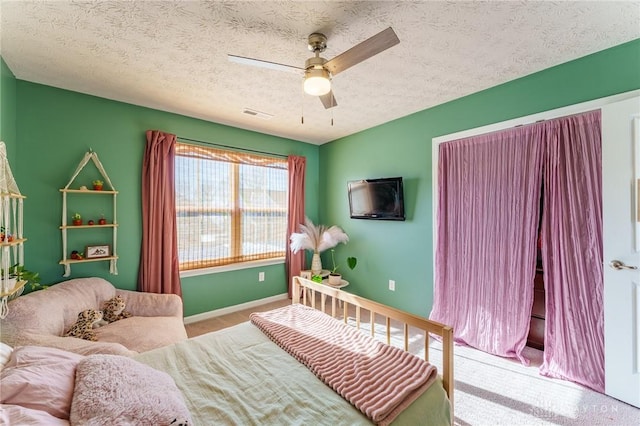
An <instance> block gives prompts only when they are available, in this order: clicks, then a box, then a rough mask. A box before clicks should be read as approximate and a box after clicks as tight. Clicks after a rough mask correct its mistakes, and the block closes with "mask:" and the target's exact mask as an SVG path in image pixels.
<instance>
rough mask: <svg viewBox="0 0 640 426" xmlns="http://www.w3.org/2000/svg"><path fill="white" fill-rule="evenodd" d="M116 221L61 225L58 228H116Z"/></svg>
mask: <svg viewBox="0 0 640 426" xmlns="http://www.w3.org/2000/svg"><path fill="white" fill-rule="evenodd" d="M117 227H118V224H117V223H107V224H104V225H62V226H61V227H60V229H87V228H89V229H90V228H117Z"/></svg>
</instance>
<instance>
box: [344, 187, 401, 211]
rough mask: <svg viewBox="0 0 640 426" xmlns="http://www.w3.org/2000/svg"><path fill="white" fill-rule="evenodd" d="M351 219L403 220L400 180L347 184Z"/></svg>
mask: <svg viewBox="0 0 640 426" xmlns="http://www.w3.org/2000/svg"><path fill="white" fill-rule="evenodd" d="M347 187H348V191H349V210H350V214H351V218H352V219H381V220H405V216H404V191H403V187H402V178H401V177H393V178H380V179H364V180H355V181H350V182H347Z"/></svg>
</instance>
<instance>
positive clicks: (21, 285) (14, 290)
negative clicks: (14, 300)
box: [0, 281, 28, 297]
mask: <svg viewBox="0 0 640 426" xmlns="http://www.w3.org/2000/svg"><path fill="white" fill-rule="evenodd" d="M27 282H28V281H16V285H15V286H14V287H13V288H12V289H11V290H9V291H6V292H4V293H0V297H11V296H13V295H14V294H16V293H18V292H19V291H21V290H22V289H23V288H24V286H25V285H27Z"/></svg>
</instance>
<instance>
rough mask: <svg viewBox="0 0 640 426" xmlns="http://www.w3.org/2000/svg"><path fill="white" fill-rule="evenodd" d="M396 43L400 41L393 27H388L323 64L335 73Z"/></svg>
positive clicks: (332, 73)
mask: <svg viewBox="0 0 640 426" xmlns="http://www.w3.org/2000/svg"><path fill="white" fill-rule="evenodd" d="M398 43H400V39H399V38H398V36H397V35H396V33H395V31H393V28H391V27H389V28H387V29H386V30H384V31H381V32H379V33H378V34H376V35H374V36H373V37H370V38H368V39H366V40H365V41H363V42H362V43H359V44H356V45H355V46H353V47H352V48H351V49H349V50H347V51H346V52H343V53H341V54H339V55H338V56H336V57H335V58H333V59H331V60H329V61H328V62H327V63H326V64H325V68H327V69H328V70H329V72H330V73H331V75H336V74H338V73H341V72H342V71H344V70H346V69H347V68H351V67H352V66H354V65H356V64H359V63H360V62H362V61H364V60H366V59H369V58H370V57H372V56H374V55H377V54H378V53H380V52H382V51H383V50H387V49H388V48H390V47H393V46H395V45H396V44H398Z"/></svg>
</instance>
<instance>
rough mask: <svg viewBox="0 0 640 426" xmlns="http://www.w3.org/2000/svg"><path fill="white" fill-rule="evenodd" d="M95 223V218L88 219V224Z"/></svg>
mask: <svg viewBox="0 0 640 426" xmlns="http://www.w3.org/2000/svg"><path fill="white" fill-rule="evenodd" d="M94 223H95V222H94V221H93V219H89V220H88V221H87V225H93V224H94Z"/></svg>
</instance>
